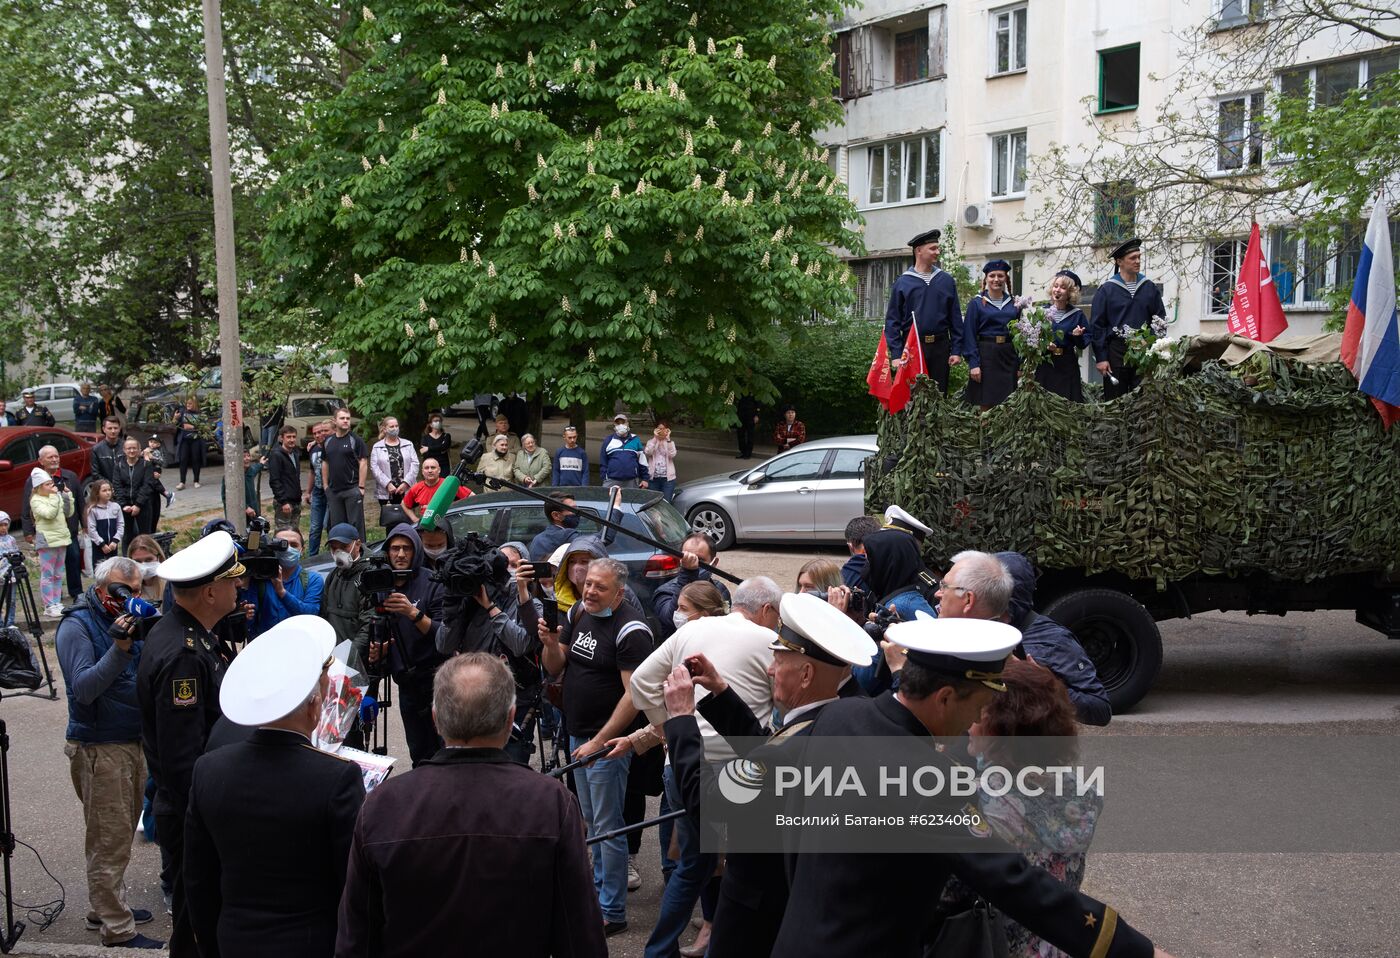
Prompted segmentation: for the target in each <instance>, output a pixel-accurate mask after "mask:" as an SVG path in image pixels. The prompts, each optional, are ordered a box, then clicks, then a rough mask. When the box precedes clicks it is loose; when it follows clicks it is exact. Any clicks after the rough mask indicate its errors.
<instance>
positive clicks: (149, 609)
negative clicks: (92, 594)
mask: <svg viewBox="0 0 1400 958" xmlns="http://www.w3.org/2000/svg"><path fill="white" fill-rule="evenodd" d="M107 591H108V592H109V593H111V595H112V598H114V599H116V600H118V601H119V602H121V604H122V611H124V612H125V613H126V614H127V615H129V616H132V617H134V618H137V619H153V618H155V617H156V616H158V615H160V609H157V608H156V607H155V606H153V605H151V603H149V602H147V601H146V600H145V599H143V598H141V597H140V596H139V595H137V594H136V593H135V592H133V591H132V590H131V589H130V588H128V587H127V586H125V585H122V584H121V583H120V582H113V583H112V584H111V585H109V586H108V587H107Z"/></svg>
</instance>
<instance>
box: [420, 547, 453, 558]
mask: <svg viewBox="0 0 1400 958" xmlns="http://www.w3.org/2000/svg"><path fill="white" fill-rule="evenodd" d="M446 551H447V546H442V547H440V548H437V549H429V548H428V547H427V546H424V547H423V554H424V555H425V556H427V557H428V558H430V559H436V558H437V557H438V556H440V555H442V554H443V553H444V552H446Z"/></svg>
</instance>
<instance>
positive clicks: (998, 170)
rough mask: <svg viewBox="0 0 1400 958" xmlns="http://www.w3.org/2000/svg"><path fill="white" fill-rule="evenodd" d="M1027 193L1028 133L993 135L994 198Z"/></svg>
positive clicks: (1021, 131) (1020, 131)
mask: <svg viewBox="0 0 1400 958" xmlns="http://www.w3.org/2000/svg"><path fill="white" fill-rule="evenodd" d="M1025 192H1026V131H1025V130H1019V131H1017V132H1015V133H996V134H993V135H992V196H994V197H1008V196H1021V195H1023V194H1024V193H1025Z"/></svg>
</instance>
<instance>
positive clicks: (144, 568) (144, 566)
mask: <svg viewBox="0 0 1400 958" xmlns="http://www.w3.org/2000/svg"><path fill="white" fill-rule="evenodd" d="M138 564H139V565H140V566H141V578H143V579H153V578H155V574H156V567H157V566H159V565H160V563H159V562H141V563H138Z"/></svg>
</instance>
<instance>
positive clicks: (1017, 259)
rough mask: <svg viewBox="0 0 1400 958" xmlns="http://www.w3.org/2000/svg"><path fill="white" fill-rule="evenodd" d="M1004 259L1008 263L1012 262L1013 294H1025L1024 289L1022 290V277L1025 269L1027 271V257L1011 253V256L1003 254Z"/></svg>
mask: <svg viewBox="0 0 1400 958" xmlns="http://www.w3.org/2000/svg"><path fill="white" fill-rule="evenodd" d="M1002 259H1004V260H1006V261H1007V262H1008V263H1010V264H1011V295H1012V296H1021V295H1023V294H1022V291H1021V290H1022V286H1021V277H1022V274H1024V273H1025V271H1026V270H1025V266H1026V259H1025V257H1023V256H1016V255H1014V254H1012V255H1010V256H1003V257H1002Z"/></svg>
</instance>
